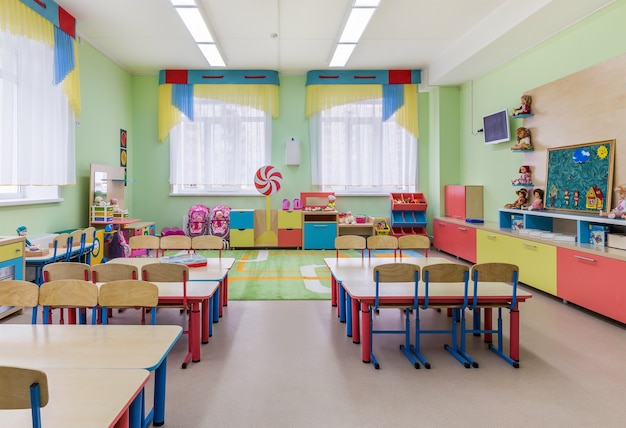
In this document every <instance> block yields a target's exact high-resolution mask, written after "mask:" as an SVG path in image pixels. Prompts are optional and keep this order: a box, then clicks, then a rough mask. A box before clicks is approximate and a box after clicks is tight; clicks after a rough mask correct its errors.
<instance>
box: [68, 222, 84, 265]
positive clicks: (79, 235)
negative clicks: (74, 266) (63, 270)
mask: <svg viewBox="0 0 626 428" xmlns="http://www.w3.org/2000/svg"><path fill="white" fill-rule="evenodd" d="M70 237H71V238H72V250H73V247H76V246H77V247H78V252H76V253H74V252H72V254H70V261H72V260H75V261H77V262H84V260H85V259H84V256H85V247H86V246H87V234H86V233H85V231H84V230H83V229H77V230H75V231H73V232H72V233H70Z"/></svg>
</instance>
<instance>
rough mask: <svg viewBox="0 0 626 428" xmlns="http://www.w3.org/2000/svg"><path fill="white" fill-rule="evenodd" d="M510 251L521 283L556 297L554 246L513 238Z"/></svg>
mask: <svg viewBox="0 0 626 428" xmlns="http://www.w3.org/2000/svg"><path fill="white" fill-rule="evenodd" d="M510 251H511V256H512V261H511V263H515V264H517V265H518V266H519V280H520V281H521V282H523V283H524V284H527V285H530V286H531V287H534V288H537V289H539V290H542V291H545V292H546V293H550V294H552V295H554V296H556V247H555V246H553V245H546V244H541V243H539V242H534V241H528V240H526V239H515V238H513V239H512V244H511V248H510Z"/></svg>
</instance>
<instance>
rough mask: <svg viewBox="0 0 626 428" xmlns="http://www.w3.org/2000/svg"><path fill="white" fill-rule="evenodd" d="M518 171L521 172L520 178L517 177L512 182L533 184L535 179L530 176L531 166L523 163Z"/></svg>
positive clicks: (515, 183)
mask: <svg viewBox="0 0 626 428" xmlns="http://www.w3.org/2000/svg"><path fill="white" fill-rule="evenodd" d="M518 172H519V173H520V176H519V178H516V179H515V180H513V181H511V184H513V185H518V186H522V185H529V184H530V185H532V184H533V181H532V179H531V178H530V166H528V165H522V166H520V167H519V171H518Z"/></svg>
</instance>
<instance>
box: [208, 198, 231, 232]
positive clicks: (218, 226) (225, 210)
mask: <svg viewBox="0 0 626 428" xmlns="http://www.w3.org/2000/svg"><path fill="white" fill-rule="evenodd" d="M210 233H211V235H213V236H219V237H220V238H222V239H228V237H229V236H230V207H227V206H226V205H218V206H216V207H215V208H213V211H212V213H211V230H210Z"/></svg>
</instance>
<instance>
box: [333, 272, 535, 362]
mask: <svg viewBox="0 0 626 428" xmlns="http://www.w3.org/2000/svg"><path fill="white" fill-rule="evenodd" d="M481 285H482V287H480V295H479V296H478V301H479V303H481V304H486V303H503V302H510V300H511V286H510V284H507V283H504V282H493V283H485V282H483V283H482V284H481ZM342 286H343V287H344V288H345V290H346V293H348V294H349V295H350V297H351V298H352V308H351V310H352V319H353V322H352V327H353V329H352V340H353V342H356V343H358V342H359V336H358V335H359V334H360V339H362V340H361V357H362V360H363V362H365V363H368V362H370V353H371V342H370V328H371V326H370V319H369V317H370V305H373V304H374V300H375V298H376V283H375V282H374V280H373V279H369V280H363V279H362V278H359V277H357V278H356V279H354V280H353V279H351V278H344V279H343V280H342ZM472 290H473V287H470V291H469V293H470V297H469V303H472V302H473V299H474V296H473V295H472ZM414 293H415V284H414V283H412V282H411V283H406V282H398V283H388V284H385V287H383V288H381V290H380V294H379V301H380V302H381V304H382V303H384V304H399V305H407V306H411V305H412V304H413V299H414ZM463 293H464V292H463V287H460V286H459V284H458V283H452V284H448V283H431V284H429V303H432V304H435V303H450V304H453V305H460V304H462V303H463V299H464V295H463ZM423 295H424V282H422V281H420V282H419V286H418V296H423ZM531 297H532V295H531V294H530V293H528V292H526V291H522V290H520V289H519V288H518V289H517V302H518V303H519V302H524V301H526V299H529V298H531ZM423 300H424V299H423V297H421V298H419V304H420V305H421V304H423V303H424V301H423ZM359 310H360V311H361V317H360V327H359ZM418 310H419V309H418ZM510 312H511V313H510V326H509V328H510V330H509V334H510V337H509V355H510V357H511V358H512V359H513V360H515V361H519V309H518V307H517V305H515V307H514V308H513V309H512V310H511V311H510ZM355 335H357V338H356V340H355Z"/></svg>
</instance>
